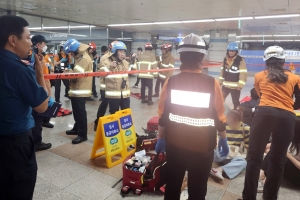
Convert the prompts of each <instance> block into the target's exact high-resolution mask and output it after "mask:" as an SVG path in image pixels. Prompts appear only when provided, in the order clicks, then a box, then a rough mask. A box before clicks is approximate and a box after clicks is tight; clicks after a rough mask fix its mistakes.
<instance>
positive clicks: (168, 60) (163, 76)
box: [153, 44, 175, 97]
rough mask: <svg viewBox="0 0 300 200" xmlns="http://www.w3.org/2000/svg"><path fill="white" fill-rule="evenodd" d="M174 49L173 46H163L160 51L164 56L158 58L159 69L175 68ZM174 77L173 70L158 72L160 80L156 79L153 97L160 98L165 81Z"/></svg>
mask: <svg viewBox="0 0 300 200" xmlns="http://www.w3.org/2000/svg"><path fill="white" fill-rule="evenodd" d="M172 48H173V46H172V45H171V44H163V45H162V46H161V48H160V49H161V52H162V56H158V57H157V61H158V68H159V69H168V68H171V69H172V68H174V64H175V59H174V57H173V55H172ZM172 75H173V70H171V71H164V72H158V78H157V79H156V84H155V94H154V95H153V97H159V90H160V88H161V87H163V86H164V83H165V81H166V80H167V79H168V78H170V77H171V76H172Z"/></svg>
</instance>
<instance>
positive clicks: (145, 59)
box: [137, 43, 157, 105]
mask: <svg viewBox="0 0 300 200" xmlns="http://www.w3.org/2000/svg"><path fill="white" fill-rule="evenodd" d="M152 49H153V47H152V44H151V43H146V44H145V53H143V54H140V55H139V56H138V57H137V60H138V62H137V67H138V70H151V69H157V61H156V58H155V56H154V54H153V53H152ZM138 78H140V79H141V82H142V87H141V97H142V103H148V105H153V101H152V92H153V78H154V75H153V73H151V72H146V73H139V74H138ZM146 87H148V100H146V96H145V92H146V91H145V90H146Z"/></svg>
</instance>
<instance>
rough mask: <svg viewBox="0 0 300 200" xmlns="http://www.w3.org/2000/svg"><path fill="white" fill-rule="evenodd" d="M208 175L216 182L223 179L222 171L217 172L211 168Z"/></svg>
mask: <svg viewBox="0 0 300 200" xmlns="http://www.w3.org/2000/svg"><path fill="white" fill-rule="evenodd" d="M210 175H211V177H212V178H213V179H215V180H216V181H223V180H224V177H223V176H222V171H220V170H217V169H216V168H211V170H210Z"/></svg>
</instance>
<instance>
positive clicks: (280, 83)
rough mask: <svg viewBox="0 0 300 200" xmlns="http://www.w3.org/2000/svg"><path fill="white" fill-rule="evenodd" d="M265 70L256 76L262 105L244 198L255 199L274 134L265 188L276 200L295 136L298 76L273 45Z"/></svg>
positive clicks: (253, 132)
mask: <svg viewBox="0 0 300 200" xmlns="http://www.w3.org/2000/svg"><path fill="white" fill-rule="evenodd" d="M264 61H266V65H267V68H266V70H264V71H262V72H259V73H257V74H256V75H255V83H254V85H255V89H256V91H257V94H259V95H260V103H259V106H258V107H257V109H256V111H255V115H254V118H253V121H252V126H251V134H250V142H249V149H248V157H247V169H246V177H245V187H244V191H243V199H244V200H246V199H249V200H255V199H256V193H257V186H258V181H257V180H258V178H259V172H260V168H261V163H262V160H263V154H264V150H265V147H266V145H267V143H268V140H269V138H270V135H271V133H272V146H271V149H270V152H269V157H270V162H269V167H268V170H267V174H268V176H267V179H266V183H265V186H264V191H263V198H264V199H277V194H278V190H279V187H280V183H281V179H282V175H283V170H284V165H285V162H286V150H287V149H288V147H289V145H290V143H291V141H292V139H293V135H294V127H295V113H294V110H293V104H294V102H293V98H292V96H293V93H294V88H295V87H296V88H297V87H299V84H300V80H299V77H298V76H297V75H295V74H293V73H291V72H290V71H288V70H285V69H284V68H283V65H284V63H285V55H284V50H283V49H282V48H281V47H279V46H271V47H269V48H267V49H266V50H265V52H264Z"/></svg>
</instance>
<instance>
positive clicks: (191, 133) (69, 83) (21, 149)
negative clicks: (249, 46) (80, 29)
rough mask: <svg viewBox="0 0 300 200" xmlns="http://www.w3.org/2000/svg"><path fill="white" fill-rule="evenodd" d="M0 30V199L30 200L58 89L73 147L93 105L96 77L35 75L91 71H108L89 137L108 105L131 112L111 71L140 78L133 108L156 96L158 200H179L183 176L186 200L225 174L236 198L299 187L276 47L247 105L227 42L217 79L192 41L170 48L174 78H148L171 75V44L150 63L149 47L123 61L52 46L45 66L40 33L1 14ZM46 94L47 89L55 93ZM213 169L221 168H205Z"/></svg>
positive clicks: (89, 47)
mask: <svg viewBox="0 0 300 200" xmlns="http://www.w3.org/2000/svg"><path fill="white" fill-rule="evenodd" d="M0 26H1V27H3V29H2V30H1V31H2V32H1V33H2V34H1V35H0V60H1V62H0V63H1V64H0V65H1V67H0V91H1V92H0V102H1V104H0V110H1V112H0V151H1V154H0V199H32V196H33V192H34V187H35V182H36V175H37V164H36V158H35V151H41V150H46V149H49V148H51V144H50V143H44V142H43V141H42V127H43V126H45V127H49V128H51V127H53V125H52V126H51V124H50V123H49V120H50V119H49V117H47V118H45V117H44V116H43V115H41V113H44V112H45V111H46V110H47V109H48V108H49V107H52V106H53V105H54V103H55V102H56V103H60V88H61V81H63V83H64V85H65V88H66V89H65V97H67V98H69V99H70V100H71V105H72V110H73V117H74V126H73V128H72V129H71V130H67V131H66V134H67V135H76V138H75V139H73V140H72V143H73V144H79V143H81V142H84V141H86V140H87V112H86V101H92V100H94V99H93V98H92V96H93V97H94V98H98V94H97V92H96V87H95V85H96V83H95V78H94V77H83V78H72V79H70V80H67V79H62V80H59V79H58V80H55V81H54V82H53V81H52V82H51V81H49V80H46V79H44V74H48V73H51V72H54V73H63V72H67V73H74V72H75V73H89V72H93V71H94V72H95V71H97V70H99V71H101V72H115V73H113V74H109V75H107V76H103V77H100V96H101V97H100V100H101V104H100V105H99V109H98V112H97V116H96V119H95V121H94V123H95V130H96V129H97V126H98V120H99V118H100V117H102V116H104V115H105V113H106V110H107V108H108V107H109V113H111V114H114V113H115V112H117V111H118V110H120V109H126V108H129V107H130V86H129V77H128V74H126V73H118V72H124V71H128V70H130V69H131V70H139V72H138V77H137V82H136V84H135V85H134V87H137V86H138V84H139V81H141V103H147V104H148V105H153V100H152V97H160V98H159V105H158V114H159V126H158V134H157V144H156V147H155V151H156V152H157V153H160V152H167V163H168V165H167V167H168V170H167V183H166V189H165V195H164V199H165V200H179V199H180V193H181V186H182V181H183V178H184V176H185V174H186V171H188V193H189V200H204V199H205V196H206V193H207V181H208V177H209V176H211V177H213V178H214V179H215V180H216V181H223V180H224V176H225V177H227V178H229V179H233V178H234V177H236V176H237V175H238V174H240V173H241V172H242V171H243V170H246V173H245V174H246V176H245V185H244V190H243V193H242V196H243V197H242V199H244V200H255V199H256V195H257V192H263V199H265V200H271V199H272V200H273V199H277V198H278V190H279V187H280V184H281V180H282V178H283V177H284V178H286V179H288V180H289V181H290V182H292V183H293V184H296V185H298V186H300V181H299V180H300V152H299V151H300V132H299V131H300V120H299V119H297V118H296V116H295V113H294V110H295V109H299V106H298V103H297V102H299V97H300V96H299V86H300V79H299V77H298V76H297V75H295V74H293V73H292V72H290V71H288V70H285V69H284V63H285V55H284V50H283V49H282V48H281V47H279V46H271V47H269V48H267V49H266V50H265V53H264V61H265V62H266V69H265V70H263V71H261V72H259V73H257V74H256V75H255V81H254V88H253V89H252V90H251V91H250V94H251V100H250V101H247V102H244V103H240V101H239V99H240V94H241V90H242V89H243V87H244V86H245V85H246V82H247V68H246V62H245V60H244V59H243V58H242V57H241V56H240V55H239V54H238V50H239V49H238V45H237V44H236V43H230V44H229V45H228V48H227V54H226V56H225V58H224V61H223V65H222V67H221V74H220V77H219V79H218V80H216V79H215V78H213V77H211V76H209V75H207V74H204V73H202V70H201V63H202V61H203V58H204V56H205V55H206V54H207V53H208V49H209V45H208V44H207V43H206V41H205V40H204V39H203V38H201V37H199V36H197V35H195V34H189V35H187V36H185V37H184V38H183V39H182V41H181V42H180V43H179V44H178V46H177V52H178V53H179V55H180V61H181V66H180V73H179V74H176V75H173V71H172V70H169V71H159V72H158V73H156V72H148V71H147V70H153V69H157V68H159V69H168V68H171V69H173V68H174V64H175V60H174V57H173V56H172V48H173V46H172V45H171V44H164V45H162V47H161V50H162V55H161V56H155V55H154V54H153V52H152V50H153V46H152V44H151V43H146V44H145V46H144V50H145V51H144V52H143V49H142V48H140V49H139V51H140V52H139V53H138V54H137V55H136V54H133V55H132V56H131V59H132V60H131V61H132V63H129V62H128V61H127V60H126V51H127V47H126V45H125V44H124V43H123V42H121V41H114V42H112V43H111V44H110V45H109V46H108V47H106V46H103V47H101V53H102V56H101V58H99V56H97V52H96V50H97V46H96V44H95V43H93V42H91V43H89V44H84V43H81V42H79V41H77V40H75V39H69V40H67V41H66V42H63V43H61V44H60V45H59V48H60V51H59V53H58V54H57V55H55V57H54V63H52V61H51V59H50V58H49V56H47V55H46V54H45V52H46V50H47V45H46V43H47V42H48V41H47V40H46V39H45V38H44V37H43V36H42V35H35V36H33V37H31V35H30V31H29V29H28V26H29V24H28V22H27V21H26V20H25V19H23V18H21V17H18V16H2V17H0ZM130 64H131V66H130ZM155 78H156V86H155V94H154V95H152V92H153V80H154V79H155ZM51 86H55V94H54V95H53V94H52V92H51ZM146 88H148V95H147V96H146ZM160 90H161V91H160ZM229 94H231V97H232V101H233V105H234V109H232V110H230V111H229V112H228V113H227V116H225V114H224V99H226V97H227V96H228V95H229ZM293 96H294V97H295V98H296V100H294V99H293ZM9 105H13V106H9ZM266 124H268V125H267V126H266ZM213 162H216V163H217V164H218V165H219V166H220V167H216V168H212V163H213ZM174 166H176V167H174Z"/></svg>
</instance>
